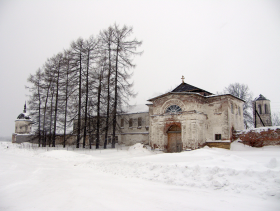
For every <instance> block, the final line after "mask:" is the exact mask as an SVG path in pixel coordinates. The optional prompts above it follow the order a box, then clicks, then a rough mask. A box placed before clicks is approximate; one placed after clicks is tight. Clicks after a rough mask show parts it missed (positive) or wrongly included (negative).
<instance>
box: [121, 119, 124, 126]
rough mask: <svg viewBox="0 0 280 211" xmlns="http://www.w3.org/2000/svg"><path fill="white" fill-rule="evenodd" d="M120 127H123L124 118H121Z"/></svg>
mask: <svg viewBox="0 0 280 211" xmlns="http://www.w3.org/2000/svg"><path fill="white" fill-rule="evenodd" d="M121 127H124V119H121Z"/></svg>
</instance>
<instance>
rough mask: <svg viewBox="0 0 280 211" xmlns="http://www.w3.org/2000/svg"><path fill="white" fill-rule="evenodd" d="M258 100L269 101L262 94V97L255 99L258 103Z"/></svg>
mask: <svg viewBox="0 0 280 211" xmlns="http://www.w3.org/2000/svg"><path fill="white" fill-rule="evenodd" d="M258 100H268V99H266V98H265V97H264V96H263V95H261V94H260V96H259V97H258V98H256V99H255V101H258Z"/></svg>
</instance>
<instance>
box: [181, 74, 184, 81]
mask: <svg viewBox="0 0 280 211" xmlns="http://www.w3.org/2000/svg"><path fill="white" fill-rule="evenodd" d="M181 79H182V83H184V79H185V77H184V76H183V75H182V78H181Z"/></svg>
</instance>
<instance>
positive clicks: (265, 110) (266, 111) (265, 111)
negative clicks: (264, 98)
mask: <svg viewBox="0 0 280 211" xmlns="http://www.w3.org/2000/svg"><path fill="white" fill-rule="evenodd" d="M264 113H265V114H268V110H267V105H266V104H264Z"/></svg>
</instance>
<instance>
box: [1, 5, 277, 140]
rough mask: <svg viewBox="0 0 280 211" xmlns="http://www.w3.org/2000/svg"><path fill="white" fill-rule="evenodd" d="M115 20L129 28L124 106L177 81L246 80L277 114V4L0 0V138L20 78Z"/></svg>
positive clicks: (218, 84) (217, 87)
mask: <svg viewBox="0 0 280 211" xmlns="http://www.w3.org/2000/svg"><path fill="white" fill-rule="evenodd" d="M114 23H117V24H119V25H121V26H122V25H124V24H126V25H128V26H133V28H134V34H133V37H136V38H137V39H138V40H142V41H143V45H142V47H141V50H144V54H143V55H142V56H141V57H137V58H135V60H134V61H135V63H136V65H137V67H136V68H135V69H134V76H133V80H134V84H135V86H134V90H135V91H136V92H138V96H137V97H136V98H135V99H132V100H131V103H132V104H145V103H146V100H147V99H149V98H151V97H152V96H155V95H157V94H162V93H164V92H166V91H167V90H169V89H170V88H171V87H173V88H175V87H176V86H177V85H179V84H180V82H181V79H180V78H181V77H182V75H184V76H185V78H186V79H185V82H186V83H189V84H191V85H194V86H197V87H199V88H202V89H205V90H207V91H209V92H212V93H216V92H217V91H222V90H223V89H224V87H225V86H228V85H229V84H230V83H235V82H239V83H244V84H247V85H248V86H249V88H250V90H251V91H252V92H253V94H254V97H257V96H258V95H259V94H263V95H264V96H265V97H266V98H268V99H269V100H270V101H271V107H272V111H274V112H276V111H277V112H279V111H280V97H279V91H280V82H279V81H280V1H279V0H271V1H270V0H264V1H257V0H253V1H249V0H248V1H246V0H241V1H238V0H234V1H230V0H225V1H222V0H219V1H210V0H205V1H199V0H189V1H187V0H182V1H179V0H172V1H163V0H161V1H155V0H149V1H145V0H140V1H135V0H128V1H118V0H112V1H109V0H108V1H106V0H96V1H94V0H91V1H82V0H80V1H74V0H72V1H71V0H65V1H57V0H56V1H52V0H47V1H43V0H40V1H38V0H33V1H32V0H30V1H27V0H20V1H14V0H7V1H6V0H0V68H1V70H0V80H1V81H0V86H1V91H0V99H1V104H0V105H1V108H0V111H1V118H0V121H1V124H0V136H11V134H12V133H13V132H14V120H15V119H16V117H17V116H18V114H19V113H20V112H22V110H23V105H24V102H25V100H27V97H26V94H27V91H26V90H25V88H24V87H25V85H27V77H28V76H29V75H30V74H34V73H35V71H36V70H37V69H38V68H39V67H41V66H42V65H43V64H44V62H45V61H46V60H47V58H49V57H51V56H53V55H54V54H57V53H58V52H60V51H62V50H63V49H67V48H69V46H70V43H71V41H73V40H76V39H77V38H78V37H83V38H88V37H89V36H90V35H97V34H98V33H99V31H100V30H103V29H105V28H108V27H109V26H110V25H112V24H114Z"/></svg>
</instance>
